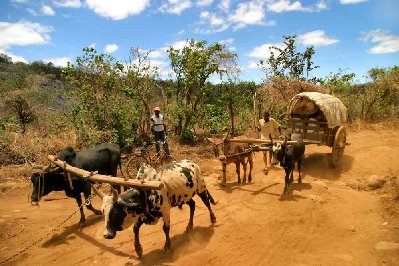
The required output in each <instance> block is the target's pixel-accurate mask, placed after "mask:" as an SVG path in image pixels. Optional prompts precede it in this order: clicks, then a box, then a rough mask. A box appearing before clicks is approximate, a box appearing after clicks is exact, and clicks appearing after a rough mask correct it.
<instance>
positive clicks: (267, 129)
mask: <svg viewBox="0 0 399 266" xmlns="http://www.w3.org/2000/svg"><path fill="white" fill-rule="evenodd" d="M259 126H260V138H261V139H269V134H270V135H272V138H273V139H275V137H276V136H275V132H276V129H278V128H279V126H280V124H279V123H277V121H276V120H274V119H273V118H269V122H265V120H264V119H263V118H262V119H259Z"/></svg>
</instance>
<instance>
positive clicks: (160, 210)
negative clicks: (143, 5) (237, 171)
mask: <svg viewBox="0 0 399 266" xmlns="http://www.w3.org/2000/svg"><path fill="white" fill-rule="evenodd" d="M137 178H138V179H143V180H160V181H161V182H162V183H163V184H164V186H163V188H162V189H161V190H142V189H137V188H133V189H130V190H128V191H125V192H123V193H122V194H119V195H118V194H116V191H115V190H113V192H114V194H113V195H112V196H104V195H103V205H102V211H103V213H104V216H105V230H104V237H105V238H107V239H112V238H114V237H115V235H116V232H117V231H121V230H122V229H123V224H124V221H125V218H126V217H127V216H128V215H131V216H132V217H133V218H134V220H135V221H134V228H133V232H134V247H135V250H136V253H137V255H138V256H139V257H141V255H142V254H143V249H142V246H141V244H140V240H139V230H140V227H141V225H143V224H156V223H157V222H158V220H159V218H161V217H162V219H163V222H164V225H163V231H164V233H165V236H166V241H165V246H164V251H166V250H168V249H170V248H171V243H170V238H169V230H170V208H172V207H176V206H181V205H182V204H184V203H186V204H187V205H189V206H190V220H189V222H188V225H187V227H186V231H189V230H190V229H191V228H192V227H193V217H194V211H195V202H194V200H193V197H194V195H196V194H197V195H198V196H199V197H200V198H201V200H202V201H203V202H204V204H205V205H206V207H207V208H208V210H209V214H210V220H211V223H215V222H216V217H215V215H214V213H213V211H212V208H211V206H210V203H212V204H214V205H215V204H216V202H215V201H214V199H213V198H212V196H211V194H210V193H209V191H208V189H207V188H206V185H205V182H204V179H203V178H202V176H201V170H200V168H199V166H198V165H197V164H195V163H194V162H193V161H190V160H182V161H176V162H173V163H171V164H169V165H166V166H164V167H163V168H161V169H160V170H159V171H157V170H155V169H154V168H153V167H151V166H149V165H146V164H143V165H142V166H141V167H140V169H139V172H138V174H137Z"/></svg>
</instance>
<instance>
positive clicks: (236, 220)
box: [0, 129, 399, 265]
mask: <svg viewBox="0 0 399 266" xmlns="http://www.w3.org/2000/svg"><path fill="white" fill-rule="evenodd" d="M348 139H349V142H351V145H350V146H347V148H346V150H345V154H344V156H343V160H342V164H341V166H340V167H338V168H331V166H330V161H329V156H328V153H329V152H330V148H328V147H323V146H320V147H319V146H312V145H309V146H306V149H307V150H306V157H305V160H304V163H303V172H304V177H303V183H302V184H297V183H296V178H297V174H296V172H295V174H294V177H295V183H294V184H293V185H292V186H291V190H292V195H290V196H285V197H282V196H281V193H282V191H283V185H284V178H283V176H284V173H283V170H282V169H280V168H279V167H276V168H272V169H271V170H270V172H269V174H268V175H267V176H265V175H264V174H263V172H262V155H261V154H260V153H258V154H256V157H255V168H254V177H253V182H252V183H251V184H245V185H241V186H237V181H236V178H234V179H230V180H229V182H228V184H227V185H226V186H225V187H221V186H220V185H219V182H220V181H219V180H218V176H220V174H221V171H220V169H221V167H220V163H219V162H218V161H217V160H214V159H204V158H202V159H198V158H197V155H195V154H192V155H187V156H186V157H187V158H193V159H195V160H196V161H197V162H198V164H199V165H200V166H201V167H202V169H203V172H204V175H205V179H206V181H207V185H208V188H209V190H210V192H211V193H212V195H213V197H214V198H215V199H217V200H218V201H219V203H218V205H216V206H215V207H214V212H215V214H216V217H217V223H216V224H215V226H211V224H210V220H209V215H208V211H207V209H206V208H205V206H204V205H203V204H202V202H201V201H200V200H196V201H197V209H196V214H195V217H194V228H193V230H192V231H191V232H190V233H185V227H186V224H187V222H188V217H189V208H188V207H187V206H184V207H183V210H179V209H178V208H175V209H173V210H172V216H171V217H172V219H171V224H172V225H171V232H170V233H171V241H172V247H173V250H172V251H171V252H168V253H166V254H164V253H163V252H162V247H163V245H164V241H165V238H164V234H163V231H162V222H160V223H159V224H157V225H154V226H146V225H144V226H142V229H141V231H140V236H141V244H142V246H143V249H144V254H143V257H142V258H141V259H138V258H137V256H136V254H135V252H134V248H133V235H132V228H131V227H130V228H129V229H126V230H124V231H122V232H119V233H118V234H117V236H116V237H115V238H114V239H113V240H106V239H104V238H103V236H102V232H103V226H104V222H103V218H102V217H101V216H95V215H94V214H92V213H90V212H89V211H88V210H86V209H85V213H86V216H87V219H88V223H87V226H86V227H85V228H83V229H81V230H79V228H78V226H77V223H78V220H79V215H78V214H77V215H75V216H73V217H72V219H71V220H69V221H68V222H67V223H66V224H65V225H63V226H61V227H60V228H58V229H57V230H55V231H54V232H53V233H51V234H50V236H49V237H47V238H46V239H45V240H44V241H42V242H41V243H40V244H38V245H36V246H34V247H32V248H30V249H29V250H28V251H27V252H26V253H24V254H22V255H20V256H18V257H16V258H15V259H13V260H11V261H9V262H8V263H7V264H8V265H15V264H18V265H33V264H35V265H172V264H173V265H399V218H398V217H397V216H392V215H389V213H387V212H386V211H385V207H387V206H386V205H383V204H382V202H383V201H382V200H383V199H384V198H385V199H386V198H389V197H388V196H387V195H385V194H384V193H382V192H381V191H377V190H372V191H364V190H358V189H355V188H356V187H359V186H358V185H359V184H363V183H364V182H365V180H367V178H368V177H369V176H371V175H378V176H381V177H385V176H391V177H392V176H399V131H398V130H387V129H385V130H372V129H368V130H362V131H354V130H351V131H350V132H349V137H348ZM196 158H197V159H196ZM228 175H229V177H234V176H235V173H234V166H232V165H231V166H229V167H228ZM1 188H2V189H1V191H2V193H1V194H0V199H1V205H0V240H1V242H0V260H1V261H3V260H4V259H6V258H8V257H9V256H11V255H13V254H15V253H16V252H17V251H19V250H21V249H23V248H24V247H26V246H28V245H29V244H31V243H32V242H33V241H35V240H36V239H39V238H40V237H41V236H43V235H44V234H45V233H46V232H48V231H49V230H50V229H51V228H52V227H53V226H54V225H56V224H57V223H58V222H59V221H61V220H62V219H64V218H65V217H67V216H68V215H69V214H70V213H71V212H73V211H74V210H75V209H76V207H77V206H76V203H75V201H74V200H72V199H67V198H66V197H65V195H64V194H62V193H54V194H51V195H49V196H48V197H47V201H42V202H41V204H40V207H32V206H29V204H28V202H27V194H28V190H29V184H28V183H27V182H25V183H11V182H6V183H2V184H1ZM385 204H387V203H386V201H385ZM388 204H399V203H398V202H397V201H396V202H391V203H388ZM93 205H94V206H95V207H96V208H100V205H101V203H100V200H99V199H98V197H97V198H95V199H94V203H93Z"/></svg>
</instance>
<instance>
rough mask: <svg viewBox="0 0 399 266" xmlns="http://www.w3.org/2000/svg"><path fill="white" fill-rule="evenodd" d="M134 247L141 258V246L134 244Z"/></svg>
mask: <svg viewBox="0 0 399 266" xmlns="http://www.w3.org/2000/svg"><path fill="white" fill-rule="evenodd" d="M134 249H135V250H136V254H137V256H138V257H139V258H141V255H143V248H142V247H141V246H136V247H134Z"/></svg>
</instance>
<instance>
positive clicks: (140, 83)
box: [124, 48, 158, 138]
mask: <svg viewBox="0 0 399 266" xmlns="http://www.w3.org/2000/svg"><path fill="white" fill-rule="evenodd" d="M150 54H151V51H142V50H140V49H138V48H135V49H131V50H130V56H129V61H128V62H127V64H126V67H125V69H124V74H125V78H124V84H125V86H124V92H125V94H126V95H127V97H129V98H130V99H132V100H134V102H135V107H136V109H137V110H140V115H139V117H140V121H139V127H138V131H139V132H138V133H139V135H140V136H141V137H143V138H148V134H149V132H150V124H149V123H150V117H151V111H152V110H151V100H152V99H154V91H155V90H154V88H157V87H158V84H157V82H156V78H157V77H158V67H156V66H153V65H152V64H151V61H150V60H149V58H148V56H149V55H150Z"/></svg>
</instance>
